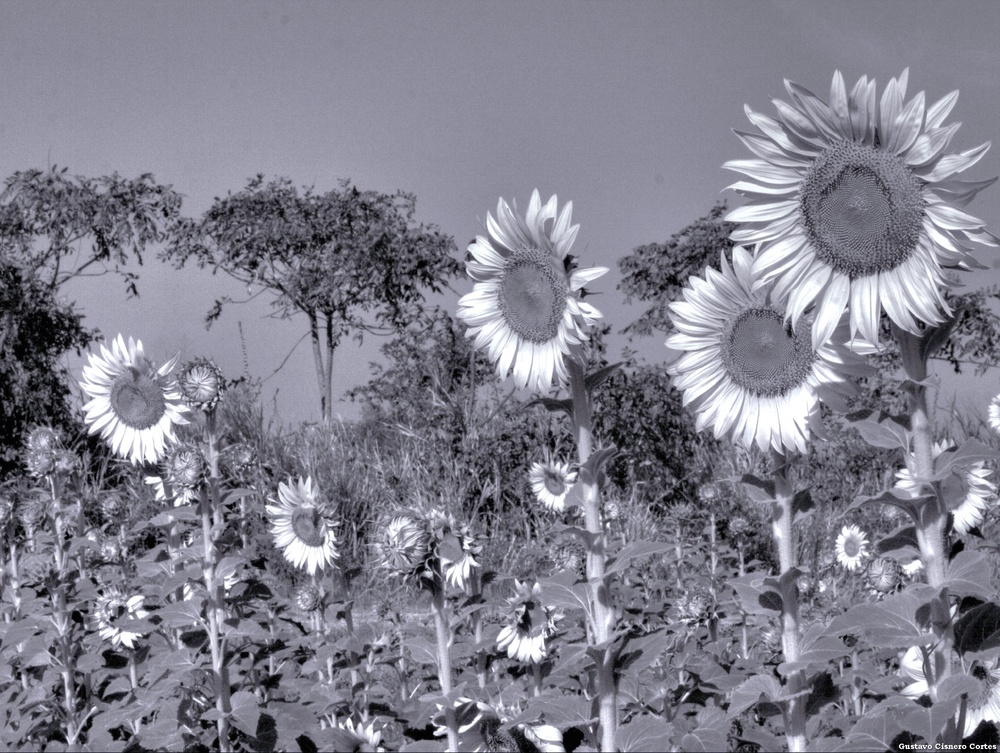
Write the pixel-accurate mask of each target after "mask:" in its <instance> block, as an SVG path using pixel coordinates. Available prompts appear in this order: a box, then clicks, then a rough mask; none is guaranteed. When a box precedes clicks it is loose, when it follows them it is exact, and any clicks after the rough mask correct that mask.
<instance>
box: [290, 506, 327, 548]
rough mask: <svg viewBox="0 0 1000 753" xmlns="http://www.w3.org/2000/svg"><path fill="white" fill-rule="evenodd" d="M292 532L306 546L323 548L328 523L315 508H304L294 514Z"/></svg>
mask: <svg viewBox="0 0 1000 753" xmlns="http://www.w3.org/2000/svg"><path fill="white" fill-rule="evenodd" d="M292 531H294V532H295V537H296V538H297V539H298V540H299V541H301V542H302V543H303V544H305V545H306V546H323V543H324V542H325V541H326V521H325V520H324V519H323V516H322V515H320V511H319V509H317V508H315V507H308V506H303V507H300V508H298V509H297V510H296V511H295V512H293V513H292Z"/></svg>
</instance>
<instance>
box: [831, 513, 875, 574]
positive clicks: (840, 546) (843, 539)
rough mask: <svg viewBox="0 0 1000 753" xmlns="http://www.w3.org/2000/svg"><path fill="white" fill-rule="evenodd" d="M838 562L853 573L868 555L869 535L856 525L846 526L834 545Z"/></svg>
mask: <svg viewBox="0 0 1000 753" xmlns="http://www.w3.org/2000/svg"><path fill="white" fill-rule="evenodd" d="M834 549H835V550H836V552H837V562H839V563H840V564H841V565H843V566H844V569H845V570H850V571H851V572H852V573H853V572H855V571H856V570H858V569H859V568H860V567H861V566H862V564H864V561H865V559H866V558H867V557H868V537H867V536H866V535H865V533H864V531H862V530H861V529H860V528H858V527H857V526H856V525H849V526H844V527H843V528H842V529H841V531H840V535H839V536H837V542H836V544H835V545H834Z"/></svg>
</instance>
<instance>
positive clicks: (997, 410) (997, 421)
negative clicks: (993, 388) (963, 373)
mask: <svg viewBox="0 0 1000 753" xmlns="http://www.w3.org/2000/svg"><path fill="white" fill-rule="evenodd" d="M989 424H990V428H991V429H993V431H995V432H996V433H997V434H1000V395H994V397H993V399H992V400H990V408H989Z"/></svg>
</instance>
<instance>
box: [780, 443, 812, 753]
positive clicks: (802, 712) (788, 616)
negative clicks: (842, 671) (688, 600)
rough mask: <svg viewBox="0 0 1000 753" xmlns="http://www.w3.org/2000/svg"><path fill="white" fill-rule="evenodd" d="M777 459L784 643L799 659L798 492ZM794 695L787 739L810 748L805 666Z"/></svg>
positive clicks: (789, 658)
mask: <svg viewBox="0 0 1000 753" xmlns="http://www.w3.org/2000/svg"><path fill="white" fill-rule="evenodd" d="M773 461H774V472H773V474H774V475H773V478H774V504H775V511H774V541H775V544H777V547H778V561H779V563H780V565H781V574H780V576H779V578H778V580H779V582H780V583H781V605H782V608H781V646H782V650H783V653H784V659H785V661H786V662H796V661H798V660H799V653H800V649H801V643H802V636H801V633H800V632H799V588H798V585H797V583H796V580H797V577H796V573H795V570H796V568H797V566H798V561H797V556H796V553H797V550H796V547H795V532H794V527H793V525H792V524H793V522H794V517H795V509H794V499H795V494H794V492H793V490H792V485H791V483H790V481H789V478H788V462H787V460H786V459H785V458H784V457H783V456H782V455H780V454H778V453H776V452H775V453H774V454H773ZM787 688H788V692H787V695H788V696H790V697H789V700H788V702H787V703H786V706H785V710H784V711H785V739H786V740H787V742H788V750H790V751H793V752H797V751H804V750H805V749H806V693H807V692H808V688H807V686H806V678H805V673H804V672H802V671H801V670H799V671H796V672H792V673H791V674H790V675H789V676H788V685H787Z"/></svg>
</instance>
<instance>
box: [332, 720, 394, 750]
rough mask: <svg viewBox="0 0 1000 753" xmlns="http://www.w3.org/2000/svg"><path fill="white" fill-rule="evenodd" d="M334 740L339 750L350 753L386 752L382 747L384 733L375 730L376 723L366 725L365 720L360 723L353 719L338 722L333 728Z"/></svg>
mask: <svg viewBox="0 0 1000 753" xmlns="http://www.w3.org/2000/svg"><path fill="white" fill-rule="evenodd" d="M333 738H334V741H335V742H336V744H337V750H343V751H350V753H376V752H377V751H384V750H385V748H383V747H382V745H381V743H382V732H381V731H379V730H376V729H375V723H374V722H369V723H368V724H367V725H365V722H364V720H363V719H362V720H359V721H358V722H354V720H352V719H343V720H341V721H338V722H337V723H336V726H334V728H333Z"/></svg>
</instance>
